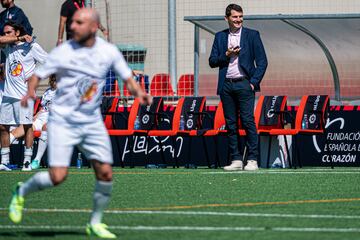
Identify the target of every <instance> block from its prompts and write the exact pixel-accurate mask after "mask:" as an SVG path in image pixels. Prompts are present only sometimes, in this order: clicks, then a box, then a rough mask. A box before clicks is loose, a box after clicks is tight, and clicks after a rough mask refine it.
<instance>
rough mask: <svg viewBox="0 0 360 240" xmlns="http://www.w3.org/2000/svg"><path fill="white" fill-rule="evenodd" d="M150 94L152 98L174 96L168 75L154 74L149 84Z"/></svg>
mask: <svg viewBox="0 0 360 240" xmlns="http://www.w3.org/2000/svg"><path fill="white" fill-rule="evenodd" d="M150 93H151V95H152V96H174V91H173V88H172V86H171V81H170V76H169V74H166V73H161V74H156V75H155V76H154V77H153V78H152V80H151V83H150Z"/></svg>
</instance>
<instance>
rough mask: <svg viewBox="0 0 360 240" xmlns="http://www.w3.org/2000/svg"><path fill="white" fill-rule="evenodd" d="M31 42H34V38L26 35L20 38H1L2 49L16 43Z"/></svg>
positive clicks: (0, 45)
mask: <svg viewBox="0 0 360 240" xmlns="http://www.w3.org/2000/svg"><path fill="white" fill-rule="evenodd" d="M18 41H21V42H29V43H30V42H31V41H32V37H31V36H29V35H24V36H20V37H16V36H0V47H1V48H3V47H5V46H6V44H12V43H15V42H18Z"/></svg>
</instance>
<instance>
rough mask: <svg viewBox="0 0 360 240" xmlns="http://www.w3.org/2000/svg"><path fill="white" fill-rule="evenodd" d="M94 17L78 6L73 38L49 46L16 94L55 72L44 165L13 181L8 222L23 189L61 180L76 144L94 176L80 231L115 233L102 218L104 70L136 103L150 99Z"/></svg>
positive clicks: (106, 164)
mask: <svg viewBox="0 0 360 240" xmlns="http://www.w3.org/2000/svg"><path fill="white" fill-rule="evenodd" d="M99 23H100V17H99V15H98V13H97V12H96V11H95V10H92V9H84V8H83V9H80V10H78V11H77V12H76V13H75V15H74V17H73V22H72V24H71V30H72V32H73V34H74V36H73V39H72V40H70V41H67V42H65V43H63V44H61V45H59V46H58V47H57V48H55V49H54V50H53V51H52V52H51V53H50V54H49V57H48V58H47V61H46V63H45V64H44V65H42V66H41V67H40V68H39V69H37V70H36V71H35V73H34V75H33V77H32V78H31V80H30V82H29V89H28V93H27V95H26V96H25V97H24V98H23V100H22V103H23V104H24V105H26V103H27V102H28V100H29V99H34V98H35V88H36V86H37V84H38V82H39V80H40V79H44V78H46V77H48V76H50V75H51V74H56V76H57V87H58V89H57V91H56V95H55V97H54V100H53V103H52V106H51V111H50V116H49V122H48V135H49V144H48V152H49V154H48V162H49V167H50V168H49V171H47V172H38V173H36V174H35V175H34V176H33V177H31V178H30V179H29V180H28V181H26V182H25V183H18V185H17V188H16V190H15V191H14V195H13V197H12V200H11V203H10V206H9V217H10V219H11V220H12V221H13V222H14V223H19V222H20V221H21V219H22V210H23V207H24V197H25V196H26V195H28V194H30V193H33V192H37V191H40V190H44V189H46V188H50V187H53V186H56V185H58V184H60V183H62V182H63V181H64V180H65V178H66V177H67V174H68V167H69V165H70V161H71V156H72V152H73V148H74V146H77V147H78V148H79V149H80V150H81V151H82V152H83V154H85V156H86V158H87V159H89V160H91V162H92V166H93V167H94V170H95V176H96V184H95V191H94V195H93V200H94V206H93V211H92V214H91V219H90V223H89V224H88V225H87V227H86V232H87V234H88V235H95V236H97V237H100V238H116V236H115V235H114V234H113V233H111V232H110V231H109V230H108V229H107V226H106V225H105V224H103V223H102V214H103V210H104V208H106V206H107V205H108V202H109V200H110V195H111V191H112V185H113V184H112V167H111V164H112V163H113V158H112V149H111V144H110V138H109V135H108V134H107V130H106V128H105V126H104V122H103V120H102V116H101V112H100V107H99V106H100V102H101V95H102V89H103V87H104V85H105V76H106V74H107V72H108V71H109V69H110V68H111V67H112V68H113V69H114V70H115V72H116V73H117V74H118V75H119V76H120V77H121V79H124V81H125V82H126V84H127V87H128V89H129V91H130V92H131V93H132V94H133V95H134V96H135V97H138V98H139V99H140V102H141V103H150V102H151V98H150V96H148V95H146V94H145V93H144V92H143V90H142V89H141V88H140V86H139V85H138V84H137V83H136V82H135V80H134V79H133V77H132V72H131V70H130V68H129V67H128V65H127V63H126V62H125V60H124V58H123V56H122V54H121V53H120V52H119V51H118V49H117V48H116V46H114V45H112V44H110V43H108V42H106V41H105V40H103V39H101V38H99V37H96V31H97V29H98V27H99Z"/></svg>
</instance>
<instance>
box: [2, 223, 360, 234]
mask: <svg viewBox="0 0 360 240" xmlns="http://www.w3.org/2000/svg"><path fill="white" fill-rule="evenodd" d="M0 229H35V230H75V229H76V230H77V229H79V230H83V229H85V226H56V225H53V226H44V225H39V226H36V225H32V226H30V225H0ZM109 229H118V230H133V231H138V230H143V231H276V232H336V233H351V232H355V233H359V232H360V228H294V227H274V228H271V227H209V226H199V227H197V226H109Z"/></svg>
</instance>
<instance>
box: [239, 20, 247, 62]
mask: <svg viewBox="0 0 360 240" xmlns="http://www.w3.org/2000/svg"><path fill="white" fill-rule="evenodd" d="M246 39H247V30H246V28H244V27H243V28H242V29H241V36H240V47H241V49H240V54H239V57H240V56H241V54H242V53H243V52H244V51H246V43H245V41H246Z"/></svg>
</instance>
